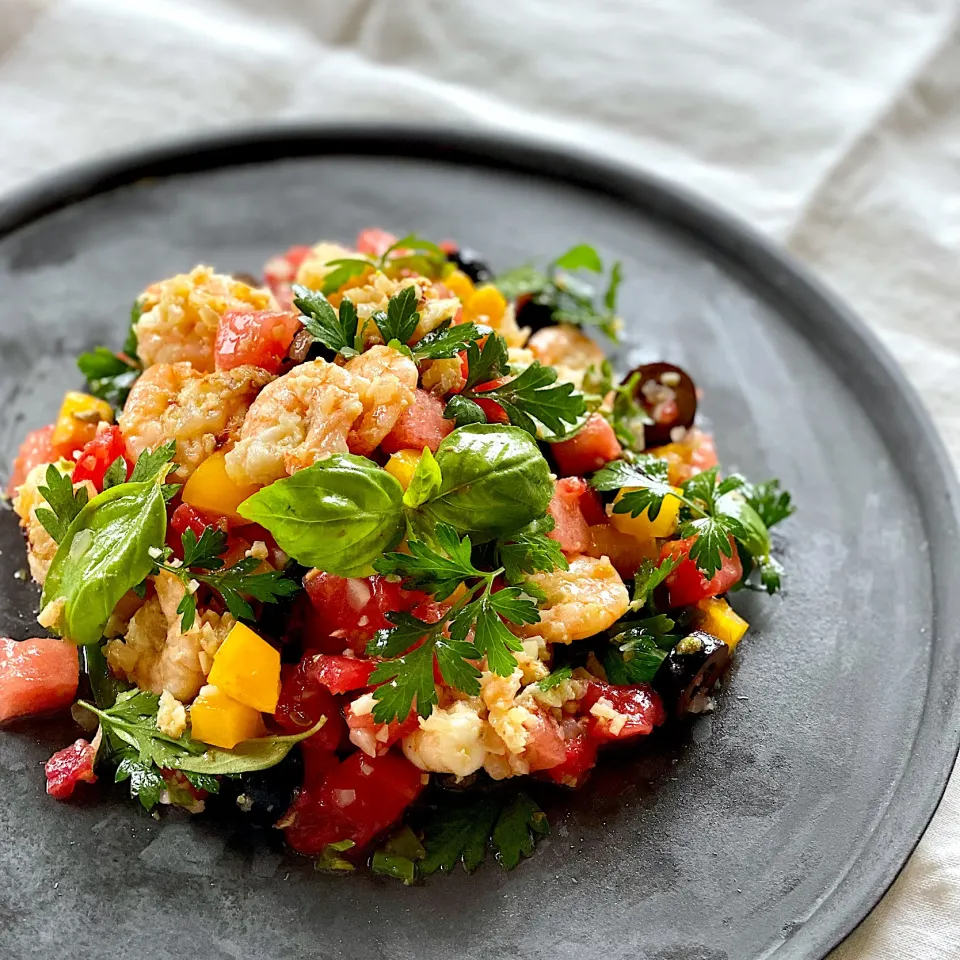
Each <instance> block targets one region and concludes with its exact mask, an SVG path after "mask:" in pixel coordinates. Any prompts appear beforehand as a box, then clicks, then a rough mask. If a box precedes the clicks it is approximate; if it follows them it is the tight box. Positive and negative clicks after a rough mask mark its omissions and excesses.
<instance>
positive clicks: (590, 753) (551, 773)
mask: <svg viewBox="0 0 960 960" xmlns="http://www.w3.org/2000/svg"><path fill="white" fill-rule="evenodd" d="M597 745H598V744H597V741H596V740H594V739H593V738H592V737H589V736H587V734H586V733H585V732H583V730H582V729H578V730H577V731H576V732H575V733H574V734H573V735H572V736H569V737H567V738H566V739H565V740H564V742H563V747H564V758H563V763H560V764H558V765H557V766H555V767H550V769H549V770H545V771H544V773H545V775H546V776H547V777H549V778H550V779H551V780H553V781H554V782H555V783H561V784H563V785H564V786H565V787H573V788H576V787H580V786H582V785H583V782H584V780H586V779H587V774H588V773H589V772H590V771H591V770H592V769H593V768H594V767H595V766H596V764H597Z"/></svg>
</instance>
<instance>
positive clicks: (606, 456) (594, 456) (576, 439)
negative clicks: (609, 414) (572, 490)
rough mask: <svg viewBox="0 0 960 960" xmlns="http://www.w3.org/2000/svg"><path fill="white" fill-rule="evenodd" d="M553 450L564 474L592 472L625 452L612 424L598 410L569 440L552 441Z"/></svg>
mask: <svg viewBox="0 0 960 960" xmlns="http://www.w3.org/2000/svg"><path fill="white" fill-rule="evenodd" d="M550 449H551V451H552V452H553V458H554V460H556V461H557V468H558V469H559V471H560V473H561V475H562V476H565V477H572V476H583V475H584V474H587V473H593V472H594V471H596V470H599V469H600V468H601V467H603V466H605V465H606V464H608V463H609V462H610V461H611V460H616V459H617V458H618V457H619V456H620V455H621V454H622V453H623V447H621V446H620V443H619V441H618V440H617V436H616V434H615V433H614V432H613V427H611V426H610V424H609V423H607V421H606V420H605V419H604V418H603V417H602V416H600V414H599V413H593V414H591V415H590V416H589V417H588V418H587V422H586V423H585V424H584V425H583V426H582V427H581V428H580V429H579V430H578V431H577V432H576V433H575V434H574V435H573V436H572V437H570V439H569V440H561V441H560V442H559V443H551V444H550Z"/></svg>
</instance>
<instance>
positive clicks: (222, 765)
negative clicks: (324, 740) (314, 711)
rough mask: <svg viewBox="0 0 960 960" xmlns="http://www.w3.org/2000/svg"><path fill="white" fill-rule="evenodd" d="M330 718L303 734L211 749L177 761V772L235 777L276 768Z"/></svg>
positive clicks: (321, 719) (321, 720)
mask: <svg viewBox="0 0 960 960" xmlns="http://www.w3.org/2000/svg"><path fill="white" fill-rule="evenodd" d="M326 722H327V718H326V717H321V718H320V721H319V722H318V723H317V724H315V725H314V726H312V727H311V728H310V729H309V730H305V731H304V732H303V733H293V734H290V735H289V736H283V737H257V738H256V739H255V740H242V741H241V742H240V743H238V744H237V745H236V746H235V747H234V748H233V749H232V750H224V749H222V748H221V747H210V749H209V750H207V751H206V752H205V753H201V754H200V755H199V756H185V757H183V758H182V759H181V760H179V761H177V769H178V770H183V771H185V772H187V773H205V774H208V775H210V776H213V775H215V774H219V775H223V776H232V775H233V774H237V773H252V772H253V771H255V770H266V769H268V768H269V767H275V766H276V765H277V764H278V763H279V762H280V761H281V760H283V758H284V757H286V755H287V754H288V753H289V752H290V751H291V750H292V749H293V747H294V746H295V745H296V744H298V743H299V742H300V741H301V740H306V739H307V737H312V736H313V735H314V734H315V733H316V732H317V731H318V730H319V729H320V728H321V727H322V726H323V725H324V724H325V723H326Z"/></svg>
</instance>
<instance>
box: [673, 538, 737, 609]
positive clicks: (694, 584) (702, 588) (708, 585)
mask: <svg viewBox="0 0 960 960" xmlns="http://www.w3.org/2000/svg"><path fill="white" fill-rule="evenodd" d="M695 542H696V537H688V538H687V539H686V540H671V541H668V542H667V543H665V544H664V545H663V547H661V549H660V560H661V561H663V560H665V559H666V558H667V557H687V559H686V560H684V561H683V562H682V563H681V564H680V565H679V566H678V567H677V568H676V570H674V571H673V573H671V574H670V575H669V576H668V577H667V580H666V583H667V590H668V595H669V602H670V606H671V607H686V606H689V605H690V604H693V603H699V602H700V601H701V600H706V599H707V597H716V596H718V595H719V594H721V593H726V592H727V591H728V590H729V589H730V588H731V587H732V586H733V585H734V584H735V583H738V582H739V581H740V578H741V577H742V576H743V566H742V564H741V563H740V557H739V555H738V554H737V548H736V545H735V544H734V542H733V540H732V539H731V540H730V546H731V552H732V554H733V555H732V556H730V557H727V556H723V557H722V558H721V560H722V563H721V566H720V569H719V570H718V571H717V572H716V573H715V574H714V575H713V576H712V577H711V578H710V579H709V580H708V579H707V578H706V577H705V576H704V575H703V574H702V573H701V572H700V569H699V568H698V567H697V565H696V563H695V562H694V561H693V560H691V559H689V553H690V548H691V547H692V546H693V544H694V543H695Z"/></svg>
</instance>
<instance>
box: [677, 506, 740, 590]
mask: <svg viewBox="0 0 960 960" xmlns="http://www.w3.org/2000/svg"><path fill="white" fill-rule="evenodd" d="M680 536H681V537H683V538H684V539H686V538H687V537H696V538H697V539H696V541H695V542H694V544H693V545H692V546H691V547H690V554H689V556H690V559H691V560H693V561H694V562H695V563H696V565H697V567H699V569H700V572H701V573H702V574H703V575H704V576H705V577H706V578H707V579H708V580H709V579H710V578H711V577H712V576H713V575H714V574H715V573H716V572H717V571H718V570H719V569H720V567H721V566H723V558H724V557H732V556H734V551H735V550H736V547H735V545H734V543H733V541H734V540H737V539H741V538H742V537H743V527H742V526H741V524H740V521H739V520H737V519H735V518H734V517H729V516H725V515H723V514H718V515H717V516H714V517H700V518H698V519H696V520H689V521H687V522H686V523H685V524H684V525H683V526H682V527H681V528H680Z"/></svg>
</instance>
